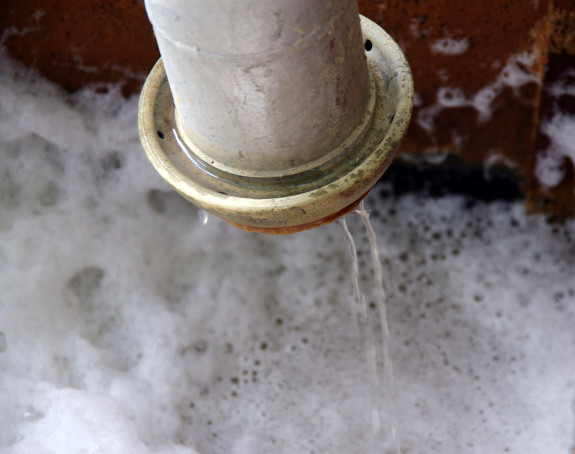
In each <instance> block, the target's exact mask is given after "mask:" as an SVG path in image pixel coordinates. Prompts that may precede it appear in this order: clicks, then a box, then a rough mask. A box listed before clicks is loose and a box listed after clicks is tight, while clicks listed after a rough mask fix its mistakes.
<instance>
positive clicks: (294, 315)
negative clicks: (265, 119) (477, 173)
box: [0, 70, 575, 454]
mask: <svg viewBox="0 0 575 454" xmlns="http://www.w3.org/2000/svg"><path fill="white" fill-rule="evenodd" d="M4 71H6V70H4ZM25 76H26V75H25ZM20 78H21V79H22V75H20ZM23 79H24V80H23V81H22V82H16V81H15V78H14V75H13V73H6V72H4V73H3V74H2V75H1V76H0V163H1V165H0V172H1V174H2V175H1V178H0V270H1V272H0V286H1V287H0V288H1V289H2V291H1V293H0V295H1V296H0V333H1V334H0V385H1V389H2V392H1V393H0V452H2V453H6V454H30V453H39V454H45V453H46V454H47V453H54V454H56V453H58V454H62V453H99V452H102V453H118V454H125V453H138V454H146V453H170V454H172V453H175V454H195V453H200V454H210V453H234V454H236V453H237V454H240V453H270V452H273V453H283V452H289V453H315V454H323V453H330V454H331V453H346V454H348V453H361V452H367V450H366V447H367V446H368V444H369V441H368V440H369V430H370V428H371V421H370V418H371V415H370V414H369V409H371V405H370V403H371V400H372V397H373V392H374V390H373V389H372V388H371V387H370V385H369V382H370V381H369V378H368V377H369V375H368V370H367V364H366V357H365V351H364V349H363V346H364V339H363V338H362V335H361V331H360V330H359V329H358V328H357V325H356V323H355V321H354V317H353V313H352V309H351V308H352V301H353V299H352V298H353V294H352V289H351V283H350V259H349V256H348V252H347V246H346V244H345V242H344V241H343V238H342V236H341V234H340V232H339V231H338V229H337V226H334V225H330V226H325V227H322V228H318V229H315V230H312V231H309V232H302V233H300V234H297V235H294V236H288V237H268V236H264V235H258V234H249V233H245V232H243V231H240V230H238V229H235V228H233V227H231V226H229V225H227V224H225V223H223V222H221V221H219V220H218V219H216V218H214V217H212V216H209V217H208V220H207V224H206V225H204V222H203V220H202V218H201V216H200V215H199V213H198V210H197V209H196V208H195V207H193V206H191V205H189V204H187V203H186V202H184V201H183V200H182V199H181V198H180V197H179V196H178V195H176V194H174V193H173V192H172V191H171V190H170V189H169V188H168V187H167V185H166V184H165V183H164V182H163V181H162V179H161V178H160V177H159V176H158V175H157V174H156V173H155V171H154V170H153V169H152V167H151V165H150V164H149V163H148V162H147V160H146V157H145V155H144V153H143V151H142V149H141V147H140V144H139V139H138V132H137V127H136V113H137V100H135V99H132V100H130V101H121V100H119V99H120V97H119V95H118V94H117V93H114V91H113V90H112V92H111V93H110V94H109V95H106V96H99V97H97V96H94V95H93V94H91V93H90V92H85V93H82V94H80V95H77V96H75V97H69V96H63V95H62V94H61V93H60V92H59V91H58V90H57V89H56V88H54V87H53V86H51V85H48V84H46V83H45V82H42V81H41V80H36V79H35V78H34V77H33V76H29V75H28V76H26V77H23ZM366 207H367V209H370V210H372V222H373V224H374V228H375V230H376V233H377V235H378V241H379V245H380V252H381V256H382V258H383V261H384V269H385V271H386V288H387V291H388V307H387V309H388V314H387V316H388V320H389V328H390V338H391V358H392V360H393V365H394V370H395V388H396V399H395V400H396V409H397V415H396V416H397V421H398V433H399V437H400V443H401V446H402V450H403V452H405V453H426V454H429V453H441V454H450V453H453V454H455V453H458V454H459V453H481V454H483V453H498V452H501V453H504V452H512V453H513V452H514V453H521V454H524V453H541V452H545V453H547V454H569V453H570V452H572V450H573V447H574V439H575V418H574V405H575V330H574V329H573V326H575V279H574V274H575V273H574V271H575V242H574V241H575V224H574V223H573V222H571V223H567V224H565V225H556V226H553V225H548V224H546V223H545V222H544V220H542V219H541V218H537V217H526V216H524V214H523V209H522V206H521V204H515V203H493V204H489V205H488V204H482V203H477V204H474V203H471V202H470V201H468V200H465V199H463V198H458V197H449V198H443V199H426V198H423V197H416V196H404V197H402V198H400V199H381V198H379V197H378V194H377V189H376V190H375V191H374V193H373V194H372V195H370V196H369V197H368V199H367V202H366ZM348 223H349V226H350V229H351V231H352V233H353V234H354V235H355V237H356V243H357V246H358V251H359V254H360V257H359V265H360V268H361V269H362V270H364V271H363V272H364V273H365V272H367V271H365V270H369V266H370V263H369V261H370V259H369V242H368V239H367V237H366V236H365V234H364V233H362V228H361V221H360V219H358V217H357V216H351V217H349V218H348ZM369 303H370V301H368V307H370V306H369ZM370 310H375V309H374V306H371V309H370ZM390 447H391V444H390V445H387V446H386V447H384V449H382V452H389V451H386V449H388V448H390Z"/></svg>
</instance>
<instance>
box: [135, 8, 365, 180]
mask: <svg viewBox="0 0 575 454" xmlns="http://www.w3.org/2000/svg"><path fill="white" fill-rule="evenodd" d="M146 8H147V11H148V15H149V17H150V20H151V22H152V24H153V27H154V31H155V33H156V39H157V41H158V45H159V48H160V51H161V54H162V57H163V61H164V67H165V70H166V75H167V77H168V81H169V83H170V88H171V90H172V94H173V95H174V101H175V105H176V112H177V113H178V115H177V117H176V119H177V121H178V122H179V126H181V130H182V131H183V132H185V134H186V135H185V139H186V142H187V143H189V144H191V145H192V146H194V148H195V149H196V150H198V155H199V156H200V157H202V158H203V160H204V161H209V162H210V163H211V164H212V165H214V166H215V167H217V168H219V169H221V170H225V171H228V172H235V173H242V174H244V175H245V174H248V175H253V176H262V172H264V173H265V174H266V175H269V174H270V172H269V171H280V172H283V173H285V172H286V171H289V172H291V173H297V172H298V171H301V169H298V167H300V166H306V165H308V167H309V165H310V164H311V166H315V165H317V163H318V160H321V159H322V158H323V157H324V156H325V155H326V154H328V153H329V152H330V151H331V150H333V149H334V148H337V146H339V145H340V144H341V143H342V142H343V141H344V140H345V139H347V137H348V136H349V135H350V134H351V133H352V131H353V129H355V126H356V125H357V124H359V123H360V121H361V119H362V116H363V114H364V113H365V111H366V108H367V103H368V98H369V86H368V73H367V65H366V61H365V55H364V52H363V40H362V36H361V30H360V26H359V14H358V12H357V4H356V2H355V1H354V0H349V1H341V0H314V1H311V2H310V1H309V0H289V1H277V0H234V1H233V2H230V1H222V0H219V1H214V0H210V1H209V2H206V1H205V0H187V1H181V0H169V1H166V0H146ZM212 161H213V162H212Z"/></svg>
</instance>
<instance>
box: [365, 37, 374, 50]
mask: <svg viewBox="0 0 575 454" xmlns="http://www.w3.org/2000/svg"><path fill="white" fill-rule="evenodd" d="M371 49H373V44H372V42H371V41H370V40H369V39H368V40H367V41H366V42H365V50H366V51H368V52H369V51H370V50H371Z"/></svg>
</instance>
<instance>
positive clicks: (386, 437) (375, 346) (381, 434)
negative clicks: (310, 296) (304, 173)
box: [337, 202, 401, 454]
mask: <svg viewBox="0 0 575 454" xmlns="http://www.w3.org/2000/svg"><path fill="white" fill-rule="evenodd" d="M354 213H355V214H356V215H358V216H359V217H360V218H361V221H362V224H363V226H364V228H365V231H366V234H367V237H368V239H369V244H370V255H371V265H372V269H373V273H372V283H373V286H372V296H373V301H372V302H371V303H370V304H369V305H368V303H367V298H366V292H364V291H362V289H361V287H360V266H359V260H358V251H357V248H356V245H355V241H354V238H353V235H352V234H351V232H350V230H349V228H348V226H347V222H346V219H345V218H341V219H339V220H338V221H337V223H338V224H339V226H340V227H341V229H342V232H343V234H344V237H345V239H346V241H347V244H348V247H349V251H350V255H351V260H352V272H351V279H352V287H353V294H354V306H353V308H352V310H353V312H354V314H355V316H356V317H357V321H358V323H359V326H360V329H361V331H362V333H363V338H364V339H365V343H366V345H365V352H366V357H367V358H366V359H367V364H368V369H369V373H370V379H371V385H372V394H373V399H372V402H373V405H372V408H371V438H372V451H373V452H374V453H376V452H382V451H383V449H384V448H386V449H387V452H394V453H396V454H400V453H401V448H400V444H399V440H398V436H397V421H396V415H395V398H394V395H395V384H394V376H393V365H392V362H391V357H390V353H389V329H388V323H387V315H386V303H387V296H386V292H385V285H384V279H383V267H382V265H381V260H380V256H379V249H378V246H377V238H376V235H375V232H374V230H373V227H372V225H371V221H370V219H369V212H368V211H367V210H366V209H365V207H364V204H363V202H361V203H360V205H359V207H358V209H357V210H355V211H354Z"/></svg>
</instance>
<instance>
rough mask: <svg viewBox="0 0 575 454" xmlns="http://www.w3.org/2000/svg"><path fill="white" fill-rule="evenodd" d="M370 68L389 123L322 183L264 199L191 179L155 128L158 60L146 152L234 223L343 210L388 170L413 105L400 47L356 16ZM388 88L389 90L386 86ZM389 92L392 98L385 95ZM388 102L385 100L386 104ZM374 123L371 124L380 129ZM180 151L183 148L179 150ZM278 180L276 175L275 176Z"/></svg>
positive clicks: (145, 114) (184, 191)
mask: <svg viewBox="0 0 575 454" xmlns="http://www.w3.org/2000/svg"><path fill="white" fill-rule="evenodd" d="M360 18H361V29H362V33H363V37H364V41H367V40H369V41H370V42H371V43H372V48H371V50H370V51H366V57H367V61H368V67H369V69H370V71H371V72H372V75H373V78H374V79H375V81H376V86H377V90H376V91H377V94H376V96H377V103H378V105H380V106H381V105H385V103H386V102H387V103H389V102H393V104H394V105H393V114H392V116H391V118H390V124H389V126H388V127H387V130H386V131H385V133H384V134H383V136H382V137H377V136H376V140H373V139H372V140H368V141H367V142H366V143H364V144H362V146H365V147H369V149H367V150H363V151H367V152H368V154H367V157H366V158H365V159H364V160H363V161H362V162H360V163H358V165H357V166H356V167H354V168H353V169H352V170H351V171H349V172H348V173H345V174H344V175H342V176H341V177H339V178H338V179H336V180H335V181H331V182H329V183H327V184H326V185H325V186H320V187H315V188H313V189H311V190H309V191H306V192H303V193H298V194H292V193H289V194H288V195H285V196H281V195H280V196H273V197H269V198H265V197H264V198H262V197H261V195H260V196H258V197H249V196H237V195H230V194H224V193H222V192H220V191H217V190H214V189H213V188H209V187H206V186H205V185H201V184H199V183H198V182H196V181H194V180H193V179H191V178H189V177H188V175H186V174H185V173H184V172H182V170H181V169H180V168H179V167H178V166H177V164H176V163H174V162H173V161H172V160H171V159H170V157H169V156H168V154H167V153H166V151H165V150H164V149H163V142H162V139H161V138H159V137H158V133H157V128H156V114H157V112H156V108H157V106H158V103H157V97H158V92H159V90H160V88H161V86H162V85H163V84H164V83H165V82H166V76H165V72H164V69H163V64H162V62H161V60H160V61H159V62H158V63H157V64H156V66H155V67H154V69H153V70H152V72H151V73H150V75H149V77H148V79H147V80H146V84H145V85H144V88H143V90H142V95H141V97H140V106H139V111H138V124H139V130H140V138H141V140H142V144H143V146H144V149H145V151H146V154H147V156H148V158H149V160H150V161H151V163H152V165H153V166H154V167H155V169H156V170H157V171H158V172H159V173H160V175H161V176H162V177H163V178H164V179H165V180H166V181H167V182H168V183H169V184H170V185H171V186H172V187H173V188H174V189H175V190H176V191H177V192H179V193H180V194H181V195H182V196H184V197H185V198H186V199H188V200H189V201H191V202H192V203H194V204H196V205H198V206H200V207H201V208H203V209H204V210H206V211H208V212H210V213H212V214H215V215H216V216H219V217H221V218H223V219H224V220H226V221H228V222H231V223H233V224H239V225H242V226H247V227H251V228H255V229H258V228H260V229H262V230H264V231H265V230H266V229H270V228H271V229H273V228H286V227H293V228H295V230H297V226H299V225H309V224H311V223H316V222H317V221H320V220H321V219H324V218H330V217H331V216H333V214H334V213H338V212H340V211H342V210H344V209H345V207H348V206H350V205H352V204H354V203H355V202H356V201H358V200H359V199H360V198H362V197H363V196H364V195H365V194H366V192H368V191H369V190H370V188H372V187H373V186H374V185H375V183H376V182H377V180H378V179H379V178H380V177H381V175H382V174H383V173H384V172H385V170H387V168H388V166H389V164H390V163H391V161H392V159H393V157H394V155H395V151H396V149H397V148H398V147H399V145H400V143H401V141H402V140H403V137H404V135H405V133H406V131H407V127H408V125H409V120H410V118H411V111H412V107H413V95H414V89H413V78H412V75H411V70H410V68H409V64H408V63H407V60H406V58H405V56H404V55H403V53H402V51H401V50H400V48H399V46H398V45H397V44H396V43H395V41H393V39H392V38H391V37H390V36H389V35H388V34H387V33H386V32H385V31H384V30H383V29H382V28H381V27H379V26H378V25H377V24H375V23H374V22H372V21H371V20H369V19H367V18H365V17H363V16H360ZM390 89H391V90H390ZM389 94H391V95H392V96H391V97H392V98H393V99H391V100H386V99H384V98H385V97H386V96H387V95H389ZM387 105H389V104H387ZM378 127H379V126H378V125H376V124H372V125H371V126H370V128H371V129H373V128H378ZM182 153H184V151H182ZM278 181H279V180H278Z"/></svg>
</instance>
